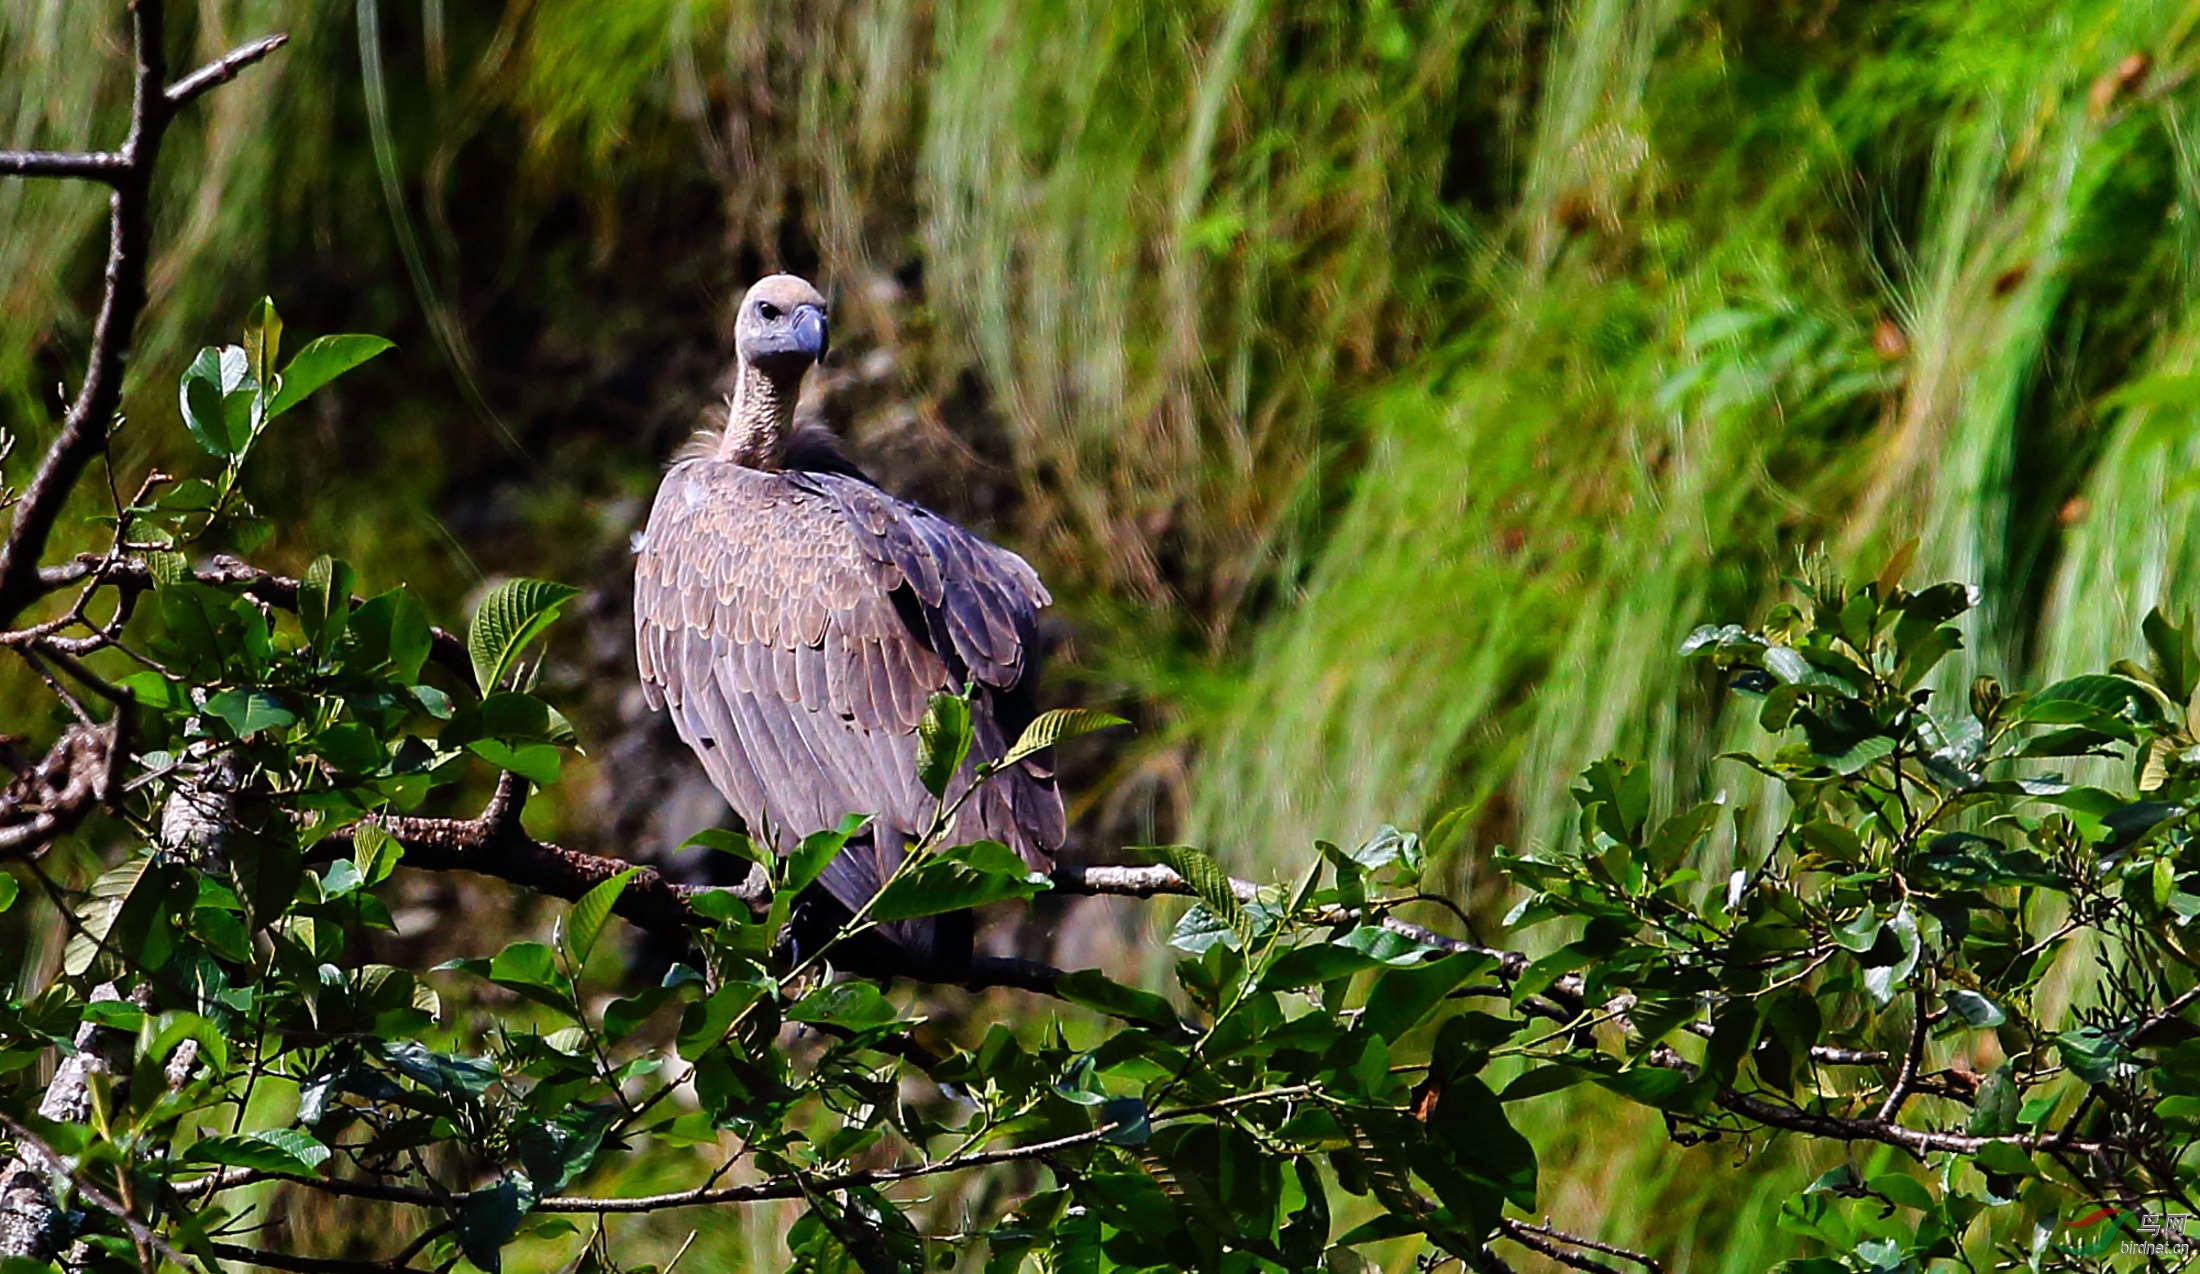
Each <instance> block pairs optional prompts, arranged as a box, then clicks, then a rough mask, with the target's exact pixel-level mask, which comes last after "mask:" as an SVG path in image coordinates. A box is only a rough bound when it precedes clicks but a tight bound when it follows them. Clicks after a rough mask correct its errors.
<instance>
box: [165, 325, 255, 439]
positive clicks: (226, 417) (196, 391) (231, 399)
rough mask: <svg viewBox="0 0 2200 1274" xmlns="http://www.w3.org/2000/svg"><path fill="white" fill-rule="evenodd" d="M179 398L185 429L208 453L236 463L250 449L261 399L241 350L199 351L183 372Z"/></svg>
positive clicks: (225, 346)
mask: <svg viewBox="0 0 2200 1274" xmlns="http://www.w3.org/2000/svg"><path fill="white" fill-rule="evenodd" d="M178 396H179V398H180V399H181V403H182V407H183V424H184V428H185V429H187V430H189V431H190V433H191V436H192V438H194V439H196V440H197V441H198V444H199V446H201V447H203V448H205V449H206V450H207V451H208V452H209V453H211V454H213V455H216V456H220V457H222V458H223V459H234V458H235V457H236V456H238V455H239V454H241V453H242V452H243V451H244V450H245V448H246V447H247V445H249V444H250V443H251V441H252V435H253V432H254V429H255V427H256V425H257V424H258V423H259V422H258V421H257V420H255V419H254V417H255V416H256V415H257V413H258V410H259V406H260V395H259V387H258V385H257V384H256V383H255V382H254V381H253V379H252V375H251V366H250V360H248V359H247V358H246V356H245V352H244V348H243V347H242V346H238V345H224V346H222V347H221V348H219V349H216V348H214V347H212V346H209V347H207V348H205V349H202V350H200V351H199V354H198V357H197V358H195V359H193V360H192V361H191V365H190V366H189V367H187V368H185V369H184V373H183V379H182V381H181V383H180V384H179V385H178Z"/></svg>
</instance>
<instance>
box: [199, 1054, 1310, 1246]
mask: <svg viewBox="0 0 2200 1274" xmlns="http://www.w3.org/2000/svg"><path fill="white" fill-rule="evenodd" d="M1314 1092H1315V1089H1314V1088H1313V1086H1311V1085H1308V1084H1292V1085H1288V1086H1286V1087H1281V1088H1267V1089H1262V1090H1260V1091H1258V1092H1251V1093H1239V1094H1237V1095H1235V1096H1232V1097H1225V1098H1223V1099H1222V1100H1220V1101H1212V1102H1206V1103H1203V1104H1201V1105H1197V1106H1183V1107H1179V1108H1178V1109H1175V1110H1165V1111H1158V1112H1156V1113H1154V1114H1153V1115H1152V1116H1151V1120H1150V1122H1152V1123H1154V1124H1156V1125H1159V1124H1167V1123H1173V1122H1175V1121H1177V1120H1180V1119H1196V1118H1201V1117H1204V1116H1208V1115H1218V1114H1221V1113H1223V1112H1224V1111H1228V1110H1234V1109H1236V1108H1238V1107H1240V1106H1250V1105H1253V1104H1256V1103H1259V1102H1265V1101H1288V1100H1292V1099H1294V1098H1303V1097H1307V1096H1311V1095H1313V1094H1314ZM1118 1127H1119V1125H1117V1124H1113V1123H1110V1124H1107V1125H1104V1126H1102V1127H1099V1128H1093V1129H1088V1130H1086V1131H1084V1132H1078V1133H1071V1134H1068V1135H1067V1136H1062V1137H1056V1138H1054V1139H1052V1140H1049V1141H1038V1142H1033V1143H1031V1144H1030V1145H1025V1146H1009V1147H1005V1148H1003V1149H1000V1150H977V1151H971V1152H968V1153H965V1154H959V1155H949V1156H948V1157H947V1158H945V1159H937V1160H934V1161H932V1162H930V1163H914V1164H904V1165H902V1166H899V1167H893V1168H864V1169H859V1170H856V1171H853V1172H843V1173H839V1174H837V1175H833V1176H820V1177H802V1178H796V1177H792V1176H777V1177H770V1178H767V1179H766V1180H763V1181H754V1182H747V1183H744V1184H741V1185H730V1186H718V1187H714V1188H711V1189H703V1190H675V1191H672V1192H670V1193H667V1194H646V1195H625V1196H613V1197H610V1198H588V1197H585V1196H570V1197H552V1198H548V1199H544V1200H542V1201H541V1202H539V1203H537V1204H536V1205H535V1207H534V1210H535V1211H537V1212H566V1213H583V1214H592V1215H609V1214H616V1213H635V1212H662V1211H665V1210H667V1209H670V1208H693V1207H709V1206H711V1205H713V1204H720V1203H759V1202H763V1201H765V1200H769V1199H800V1198H806V1197H809V1196H810V1195H813V1194H832V1193H837V1192H838V1191H841V1190H847V1189H850V1188H853V1187H858V1186H883V1185H893V1184H895V1183H897V1182H902V1181H916V1180H919V1179H921V1178H925V1177H936V1176H940V1175H942V1174H945V1173H950V1172H962V1171H965V1170H967V1169H971V1168H983V1167H988V1166H990V1165H992V1164H997V1163H1015V1162H1019V1161H1027V1160H1033V1159H1043V1158H1046V1157H1047V1156H1049V1155H1053V1154H1058V1153H1060V1152H1061V1151H1064V1150H1071V1149H1075V1148H1076V1147H1079V1146H1089V1145H1094V1144H1096V1143H1099V1142H1102V1141H1105V1140H1107V1138H1108V1136H1109V1134H1111V1133H1113V1132H1115V1131H1117V1129H1118ZM222 1181H223V1188H225V1189H227V1188H234V1187H236V1186H240V1185H250V1184H253V1183H255V1182H260V1181H290V1182H295V1183H296V1184H298V1185H301V1186H304V1187H306V1188H308V1189H311V1190H318V1191H320V1192H321V1193H323V1194H333V1195H345V1196H351V1197H355V1198H362V1199H378V1200H381V1201H382V1202H385V1203H405V1204H411V1205H413V1206H416V1207H432V1208H438V1209H444V1210H454V1209H457V1208H461V1207H464V1206H465V1205H466V1204H467V1203H468V1202H469V1201H470V1200H471V1199H472V1198H473V1197H474V1196H473V1194H471V1193H465V1194H456V1195H440V1194H437V1193H435V1192H433V1191H430V1190H426V1189H422V1188H421V1187H418V1186H397V1185H387V1184H384V1183H382V1182H375V1181H346V1180H343V1179H341V1178H324V1177H301V1176H294V1175H291V1174H288V1173H273V1172H251V1173H247V1174H244V1175H242V1176H224V1177H223V1178H222ZM181 1189H182V1191H183V1192H184V1193H186V1194H191V1193H195V1191H194V1190H193V1188H192V1187H191V1186H184V1187H182V1188H181Z"/></svg>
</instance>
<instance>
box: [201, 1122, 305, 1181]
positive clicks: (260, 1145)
mask: <svg viewBox="0 0 2200 1274" xmlns="http://www.w3.org/2000/svg"><path fill="white" fill-rule="evenodd" d="M190 1158H191V1160H192V1161H193V1162H196V1163H218V1164H222V1165H224V1166H225V1167H231V1168H257V1169H259V1170H260V1171H262V1172H279V1173H286V1174H289V1175H291V1176H298V1177H310V1176H312V1175H314V1173H315V1172H317V1171H318V1170H319V1169H320V1167H321V1165H322V1164H324V1163H327V1162H328V1158H329V1148H328V1147H327V1146H324V1145H322V1144H321V1143H320V1141H319V1140H317V1139H316V1138H314V1136H313V1135H312V1134H310V1133H306V1132H302V1131H300V1130H298V1129H296V1128H269V1129H265V1130H263V1131H260V1132H250V1133H246V1134H244V1135H243V1136H236V1137H229V1136H224V1137H205V1138H201V1139H200V1140H199V1141H198V1143H197V1144H195V1145H193V1146H192V1147H191V1154H190Z"/></svg>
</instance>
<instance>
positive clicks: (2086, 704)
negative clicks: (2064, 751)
mask: <svg viewBox="0 0 2200 1274" xmlns="http://www.w3.org/2000/svg"><path fill="white" fill-rule="evenodd" d="M2104 713H2105V714H2106V715H2108V716H2110V717H2124V718H2128V719H2130V720H2133V721H2142V722H2158V721H2160V720H2161V719H2162V706H2161V702H2160V701H2159V700H2157V699H2156V698H2155V697H2154V695H2153V693H2152V692H2150V691H2149V690H2148V689H2147V688H2146V687H2145V686H2142V685H2140V684H2139V683H2138V682H2136V681H2133V680H2131V679H2130V678H2129V677H2116V676H2110V675H2109V674H2107V673H2088V674H2086V675H2085V676H2082V677H2071V678H2069V679H2068V680H2065V681H2058V682H2056V683H2055V684H2054V685H2051V686H2049V687H2047V688H2046V689H2045V690H2038V691H2034V692H2033V694H2032V695H2031V696H2030V697H2029V698H2027V699H2026V700H2025V701H2024V705H2023V707H2022V708H2021V709H2019V711H2018V719H2019V720H2023V721H2029V722H2035V723H2042V724H2079V723H2085V722H2090V721H2092V720H2093V719H2094V718H2095V717H2096V716H2097V715H2099V714H2104Z"/></svg>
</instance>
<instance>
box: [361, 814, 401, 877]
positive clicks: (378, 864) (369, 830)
mask: <svg viewBox="0 0 2200 1274" xmlns="http://www.w3.org/2000/svg"><path fill="white" fill-rule="evenodd" d="M404 856H405V847H404V846H403V845H402V844H399V843H398V840H397V838H396V837H395V836H392V835H390V834H389V833H388V832H386V831H384V830H382V828H381V827H379V826H377V825H375V824H373V823H358V824H355V825H354V826H353V827H352V831H351V861H352V865H353V866H354V867H357V868H358V869H359V878H360V880H361V881H362V882H364V884H365V886H366V887H367V888H370V889H371V888H373V887H374V886H376V885H379V884H381V883H382V882H383V881H385V880H388V879H389V878H390V873H391V872H393V871H395V870H397V864H398V861H399V860H400V859H402V858H404Z"/></svg>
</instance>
